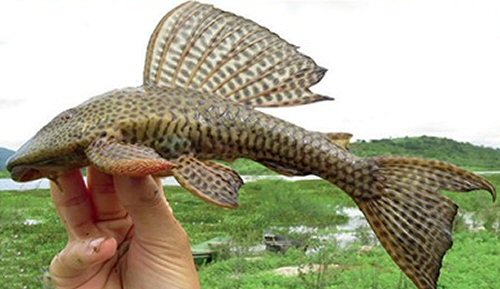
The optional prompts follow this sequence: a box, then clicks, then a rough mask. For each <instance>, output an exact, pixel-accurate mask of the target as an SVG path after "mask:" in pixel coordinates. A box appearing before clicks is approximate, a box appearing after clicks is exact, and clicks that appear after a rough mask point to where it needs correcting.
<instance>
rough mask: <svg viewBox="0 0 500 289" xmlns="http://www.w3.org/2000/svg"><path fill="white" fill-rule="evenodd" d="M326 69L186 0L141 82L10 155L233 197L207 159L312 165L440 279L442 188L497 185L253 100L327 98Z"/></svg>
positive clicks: (160, 36) (42, 166)
mask: <svg viewBox="0 0 500 289" xmlns="http://www.w3.org/2000/svg"><path fill="white" fill-rule="evenodd" d="M325 72H326V70H325V69H324V68H321V67H319V66H317V65H316V63H315V62H314V61H313V60H312V59H311V58H309V57H307V56H305V55H303V54H301V53H300V52H298V50H297V47H296V46H294V45H291V44H289V43H287V42H286V41H285V40H283V39H281V38H280V37H279V36H278V35H276V34H274V33H272V32H270V31H269V30H268V29H266V28H264V27H262V26H259V25H258V24H256V23H254V22H252V21H250V20H247V19H244V18H242V17H239V16H236V15H234V14H231V13H228V12H224V11H222V10H219V9H217V8H214V7H213V6H210V5H205V4H200V3H196V2H187V3H184V4H182V5H180V6H178V7H176V8H175V9H173V10H172V11H170V12H169V13H168V14H167V15H166V16H165V17H164V18H163V19H162V20H161V21H160V23H159V24H158V26H157V27H156V29H155V30H154V32H153V34H152V36H151V39H150V41H149V45H148V49H147V56H146V63H145V69H144V83H143V85H142V86H138V87H130V88H124V89H118V90H113V91H110V92H107V93H104V94H102V95H99V96H96V97H93V98H91V99H89V100H88V101H86V102H84V103H83V104H81V105H79V106H76V107H74V108H71V109H69V110H67V111H64V112H62V113H61V114H60V115H58V116H56V117H55V118H54V119H53V120H52V121H51V122H50V123H49V124H47V125H46V126H45V127H43V128H42V129H41V130H40V131H39V132H38V133H37V134H36V135H35V136H34V137H33V138H32V139H30V140H29V141H28V142H27V143H26V144H24V145H23V146H22V147H21V149H19V151H18V152H17V153H16V154H15V155H14V156H13V157H12V158H11V159H10V160H9V161H8V165H7V168H8V170H9V171H10V172H11V176H12V178H13V179H14V180H16V181H21V182H23V181H29V180H34V179H38V178H42V177H47V178H50V179H52V180H55V181H57V178H58V175H60V174H61V173H62V172H64V171H65V170H69V169H74V168H79V167H85V166H88V165H93V166H96V167H97V168H99V169H100V170H102V171H104V172H106V173H109V174H122V175H129V176H144V175H148V174H152V175H157V176H167V175H173V176H174V177H175V178H176V179H177V180H178V182H179V183H180V184H181V185H182V186H183V187H184V188H186V189H187V190H188V191H190V192H192V193H193V194H195V195H197V196H199V197H201V198H202V199H204V200H206V201H208V202H211V203H214V204H216V205H219V206H222V207H228V208H234V207H236V206H237V203H238V201H237V198H238V189H239V188H240V187H241V186H242V184H243V182H242V180H241V178H240V177H239V175H238V174H237V172H235V171H234V170H232V169H231V168H228V167H225V166H223V165H221V164H219V163H216V162H213V161H211V160H213V159H219V160H227V161H231V160H233V159H235V158H240V157H243V158H248V159H252V160H255V161H257V162H260V163H262V164H263V165H265V166H267V167H269V168H270V169H272V170H274V171H276V172H278V173H281V174H285V175H294V176H296V175H308V174H314V175H317V176H319V177H321V178H323V179H325V180H327V181H329V182H331V183H333V184H335V185H336V186H338V187H339V188H341V189H342V190H344V191H345V192H346V193H347V194H348V195H349V196H351V198H352V199H353V200H354V201H355V202H356V204H357V205H358V206H359V208H360V209H361V210H362V212H363V213H364V215H365V216H366V218H367V219H368V221H369V223H370V225H371V227H372V229H373V230H374V231H375V233H376V235H377V237H378V238H379V240H380V242H381V244H382V245H383V246H384V248H385V249H386V250H387V252H388V253H389V255H390V256H391V257H392V259H393V260H394V261H395V262H396V263H397V264H398V266H399V267H400V268H401V270H402V271H403V272H404V273H405V274H406V275H407V276H408V277H409V278H410V279H411V280H412V281H413V282H414V283H415V284H416V285H417V287H418V288H420V289H432V288H436V283H437V279H438V276H439V270H440V267H441V262H442V258H443V256H444V254H445V252H446V251H447V250H448V249H449V248H450V247H451V244H452V238H451V229H452V223H453V219H454V217H455V215H456V213H457V206H456V205H455V204H454V203H453V202H452V201H451V200H450V199H448V198H447V197H445V196H442V195H440V194H438V190H440V189H445V190H450V191H460V192H466V191H471V190H477V189H484V190H487V191H489V192H490V193H491V194H492V196H493V198H495V196H496V192H495V188H494V187H493V186H492V185H491V184H490V183H489V182H488V181H487V180H486V179H484V178H482V177H480V176H477V175H475V174H473V173H470V172H467V171H465V170H463V169H460V168H458V167H456V166H454V165H451V164H448V163H445V162H440V161H435V160H423V159H418V158H404V157H373V158H360V157H357V156H355V155H353V154H352V153H350V152H349V150H348V149H347V148H346V144H347V143H348V140H349V138H350V134H342V133H337V134H336V133H332V134H326V133H320V132H311V131H307V130H305V129H303V128H300V127H298V126H296V125H293V124H291V123H288V122H286V121H283V120H280V119H278V118H275V117H272V116H270V115H267V114H265V113H262V112H259V111H257V110H255V109H254V108H255V107H269V106H291V105H301V104H307V103H312V102H316V101H323V100H330V99H331V98H329V97H327V96H322V95H319V94H316V93H313V92H311V91H310V89H309V87H310V86H312V85H313V84H315V83H317V82H318V81H320V80H321V78H322V77H323V75H324V73H325Z"/></svg>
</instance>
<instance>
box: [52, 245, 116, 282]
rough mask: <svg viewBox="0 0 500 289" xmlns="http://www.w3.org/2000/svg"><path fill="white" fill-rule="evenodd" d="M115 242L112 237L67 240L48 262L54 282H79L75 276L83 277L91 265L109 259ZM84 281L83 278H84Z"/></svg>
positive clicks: (114, 250)
mask: <svg viewBox="0 0 500 289" xmlns="http://www.w3.org/2000/svg"><path fill="white" fill-rule="evenodd" d="M116 248H117V243H116V240H115V239H113V238H106V237H100V238H96V239H85V240H83V239H81V240H74V241H71V242H69V243H68V244H67V245H66V247H65V248H64V249H63V250H62V251H61V252H60V253H59V254H57V255H56V256H55V257H54V258H53V259H52V262H51V264H50V273H51V277H52V280H53V282H54V283H56V284H57V285H59V286H61V287H63V286H64V284H61V283H63V282H64V281H65V280H66V281H67V282H72V283H73V284H70V285H72V286H71V288H73V286H74V284H75V283H77V284H80V283H81V282H77V280H75V278H78V277H85V278H87V277H88V276H86V275H85V274H82V273H83V272H85V271H88V270H89V269H90V268H92V267H93V266H96V265H98V264H101V263H103V262H105V261H106V260H109V259H110V258H111V257H112V256H113V255H115V253H116ZM84 281H85V280H84Z"/></svg>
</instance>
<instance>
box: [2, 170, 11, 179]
mask: <svg viewBox="0 0 500 289" xmlns="http://www.w3.org/2000/svg"><path fill="white" fill-rule="evenodd" d="M1 178H10V173H9V172H8V171H7V170H0V179H1Z"/></svg>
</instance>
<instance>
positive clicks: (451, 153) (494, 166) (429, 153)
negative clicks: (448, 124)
mask: <svg viewBox="0 0 500 289" xmlns="http://www.w3.org/2000/svg"><path fill="white" fill-rule="evenodd" d="M351 150H352V152H353V153H354V154H356V155H359V156H363V157H369V156H379V155H400V156H415V157H423V158H428V159H438V160H443V161H447V162H451V163H453V164H456V165H459V166H462V167H465V168H469V169H472V170H500V149H493V148H488V147H483V146H476V145H473V144H471V143H465V142H457V141H455V140H452V139H447V138H439V137H429V136H421V137H404V138H394V139H381V140H372V141H358V142H356V143H353V144H352V146H351Z"/></svg>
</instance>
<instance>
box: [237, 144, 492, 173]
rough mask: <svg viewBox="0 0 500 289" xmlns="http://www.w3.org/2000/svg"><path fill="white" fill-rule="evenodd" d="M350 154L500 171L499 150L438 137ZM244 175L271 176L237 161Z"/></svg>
mask: <svg viewBox="0 0 500 289" xmlns="http://www.w3.org/2000/svg"><path fill="white" fill-rule="evenodd" d="M351 151H352V152H353V153H354V154H356V155H358V156H361V157H371V156H382V155H397V156H414V157H422V158H427V159H438V160H443V161H447V162H450V163H453V164H456V165H458V166H461V167H463V168H466V169H469V170H474V171H488V170H500V149H493V148H488V147H483V146H476V145H473V144H470V143H464V142H457V141H454V140H452V139H447V138H438V137H429V136H421V137H404V138H394V139H381V140H372V141H363V140H361V141H357V142H355V143H353V144H351ZM232 166H233V167H234V168H236V169H237V170H238V171H239V172H240V173H241V174H257V175H258V174H269V173H270V171H269V170H268V169H267V168H265V167H264V166H262V165H260V164H257V163H254V162H252V161H248V160H243V159H238V160H237V161H236V162H234V163H233V165H232Z"/></svg>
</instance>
